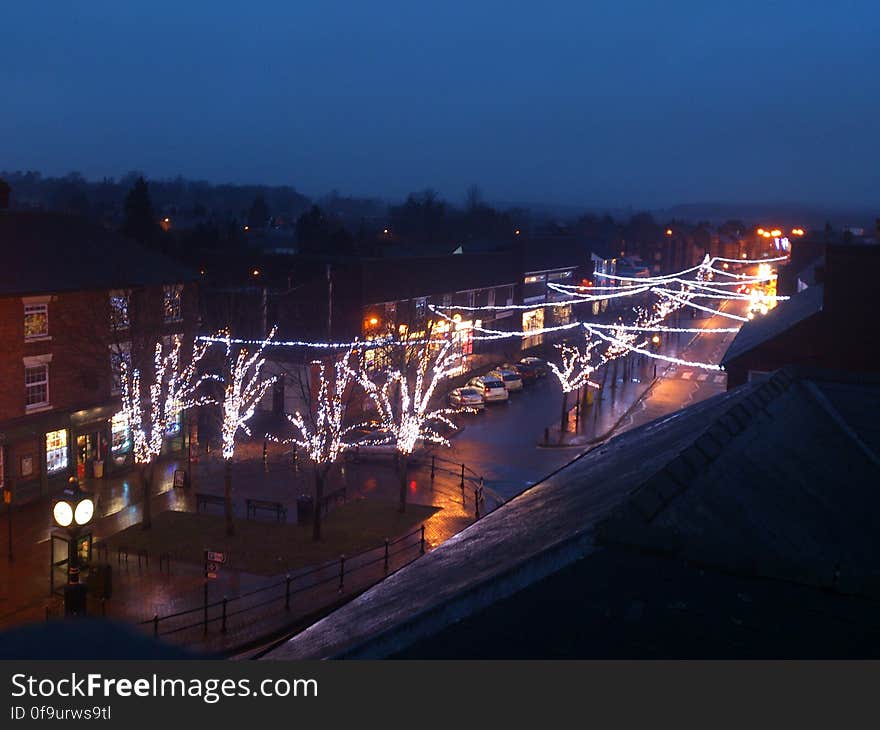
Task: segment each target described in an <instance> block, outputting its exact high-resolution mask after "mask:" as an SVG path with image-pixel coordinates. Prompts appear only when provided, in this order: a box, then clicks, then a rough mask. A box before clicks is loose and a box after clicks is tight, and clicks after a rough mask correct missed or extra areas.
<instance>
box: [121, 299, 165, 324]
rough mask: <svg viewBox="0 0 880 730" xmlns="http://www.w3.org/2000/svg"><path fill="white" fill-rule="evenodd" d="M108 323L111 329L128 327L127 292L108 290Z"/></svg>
mask: <svg viewBox="0 0 880 730" xmlns="http://www.w3.org/2000/svg"><path fill="white" fill-rule="evenodd" d="M166 311H167V310H166ZM110 325H111V326H112V327H113V329H125V328H126V327H128V325H129V319H128V292H125V291H112V292H110Z"/></svg>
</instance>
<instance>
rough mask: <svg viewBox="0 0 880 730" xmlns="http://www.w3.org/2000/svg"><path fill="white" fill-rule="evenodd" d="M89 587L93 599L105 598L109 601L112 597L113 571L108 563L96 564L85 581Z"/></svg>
mask: <svg viewBox="0 0 880 730" xmlns="http://www.w3.org/2000/svg"><path fill="white" fill-rule="evenodd" d="M86 585H87V586H88V587H89V593H91V594H92V595H93V596H94V597H95V598H106V599H107V600H109V599H110V598H111V597H112V596H113V569H112V567H111V566H110V564H109V563H98V564H97V565H95V566H93V567H92V569H91V570H90V571H89V577H88V579H87V580H86Z"/></svg>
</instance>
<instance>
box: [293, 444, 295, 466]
mask: <svg viewBox="0 0 880 730" xmlns="http://www.w3.org/2000/svg"><path fill="white" fill-rule="evenodd" d="M293 470H294V471H296V446H294V447H293Z"/></svg>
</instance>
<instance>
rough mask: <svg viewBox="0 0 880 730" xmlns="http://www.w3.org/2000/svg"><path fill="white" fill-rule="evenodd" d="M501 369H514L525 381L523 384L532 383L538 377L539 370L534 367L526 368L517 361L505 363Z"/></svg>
mask: <svg viewBox="0 0 880 730" xmlns="http://www.w3.org/2000/svg"><path fill="white" fill-rule="evenodd" d="M500 369H501V370H513V371H514V372H515V373H516V374H517V375H519V377H520V380H522V381H523V385H531V384H532V383H534V382H535V381H536V380H537V379H538V372H537V370H535V369H534V368H524V367H521V366H520V365H517V364H515V363H507V362H506V363H504V365H502V366H501V368H500Z"/></svg>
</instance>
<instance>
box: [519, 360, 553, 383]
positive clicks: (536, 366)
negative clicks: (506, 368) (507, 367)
mask: <svg viewBox="0 0 880 730" xmlns="http://www.w3.org/2000/svg"><path fill="white" fill-rule="evenodd" d="M516 366H517V368H519V369H520V371H525V370H529V371H531V372H533V373H534V374H535V377H536V378H543V377H544V376H545V375H546V374H547V371H548V368H547V363H545V362H544V361H543V360H541V359H540V358H537V357H524V358H523V359H522V360H520V361H519V362H518V363H517V364H516Z"/></svg>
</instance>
